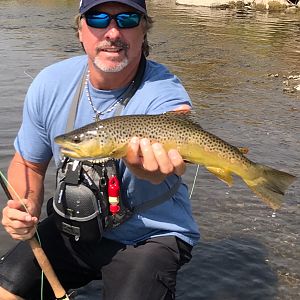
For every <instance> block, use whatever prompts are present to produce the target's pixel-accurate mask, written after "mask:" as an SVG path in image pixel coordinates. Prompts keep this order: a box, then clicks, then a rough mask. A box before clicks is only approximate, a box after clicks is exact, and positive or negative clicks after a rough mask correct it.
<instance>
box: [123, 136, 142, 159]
mask: <svg viewBox="0 0 300 300" xmlns="http://www.w3.org/2000/svg"><path fill="white" fill-rule="evenodd" d="M139 152H140V140H139V138H138V137H133V138H132V139H131V140H130V142H129V144H128V149H127V154H126V157H125V158H124V160H125V161H126V162H127V163H128V164H130V165H139V164H140V163H141V157H140V155H139Z"/></svg>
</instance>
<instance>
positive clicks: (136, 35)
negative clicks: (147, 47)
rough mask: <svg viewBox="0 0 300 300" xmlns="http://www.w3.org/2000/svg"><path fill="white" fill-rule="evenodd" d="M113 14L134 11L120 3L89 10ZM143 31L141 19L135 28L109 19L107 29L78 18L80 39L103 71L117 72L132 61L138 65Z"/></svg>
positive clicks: (95, 63)
mask: <svg viewBox="0 0 300 300" xmlns="http://www.w3.org/2000/svg"><path fill="white" fill-rule="evenodd" d="M92 10H93V11H101V12H106V13H108V14H110V15H115V14H118V13H122V12H136V11H135V10H134V9H133V8H131V7H129V6H127V5H123V4H121V3H114V2H109V3H104V4H100V5H98V6H96V7H94V8H93V9H92ZM144 35H145V32H144V30H143V25H142V21H141V22H140V24H139V25H138V26H137V27H134V28H127V29H126V28H118V26H117V24H116V21H115V20H111V22H110V24H109V26H108V27H107V28H92V27H89V26H88V25H87V23H86V20H85V18H83V19H82V20H81V29H80V30H79V39H80V41H81V42H82V43H83V46H84V49H85V51H86V53H87V55H88V57H89V59H90V60H91V61H92V62H93V64H94V66H95V67H96V68H97V69H99V70H101V71H103V72H119V71H122V70H123V69H124V68H126V67H127V66H128V65H131V64H138V63H139V61H140V57H141V53H142V44H143V41H144Z"/></svg>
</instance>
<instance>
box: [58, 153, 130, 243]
mask: <svg viewBox="0 0 300 300" xmlns="http://www.w3.org/2000/svg"><path fill="white" fill-rule="evenodd" d="M120 199H121V198H120V183H119V179H118V172H117V162H116V161H114V160H108V161H105V162H89V161H83V162H81V161H76V160H72V159H70V158H65V159H64V160H63V161H62V162H61V165H60V167H59V168H58V171H57V188H56V191H55V194H54V198H53V212H54V216H55V220H56V224H57V227H58V228H59V229H60V230H61V231H62V232H63V233H65V234H67V235H68V236H70V237H74V239H75V240H76V241H78V240H79V239H80V240H81V241H84V242H92V241H95V240H99V238H100V237H101V236H102V235H103V232H104V230H105V229H112V228H115V227H117V226H119V225H120V224H122V223H123V222H125V221H126V220H128V219H129V218H130V217H131V216H132V214H133V211H132V210H130V209H129V208H126V207H125V206H124V204H123V201H121V200H120Z"/></svg>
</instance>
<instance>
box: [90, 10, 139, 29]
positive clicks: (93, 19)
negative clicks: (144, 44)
mask: <svg viewBox="0 0 300 300" xmlns="http://www.w3.org/2000/svg"><path fill="white" fill-rule="evenodd" d="M85 19H86V23H87V24H88V26H90V27H94V28H106V27H107V26H108V25H109V23H110V21H111V20H112V19H114V20H115V21H116V22H117V26H118V27H119V28H133V27H136V26H138V25H139V23H140V20H141V15H140V14H138V13H120V14H117V15H109V14H107V13H101V12H90V13H87V14H86V15H85Z"/></svg>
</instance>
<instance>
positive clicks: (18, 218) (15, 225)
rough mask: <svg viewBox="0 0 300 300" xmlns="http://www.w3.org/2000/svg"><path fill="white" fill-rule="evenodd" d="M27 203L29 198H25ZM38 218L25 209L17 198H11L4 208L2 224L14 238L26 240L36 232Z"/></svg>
mask: <svg viewBox="0 0 300 300" xmlns="http://www.w3.org/2000/svg"><path fill="white" fill-rule="evenodd" d="M24 202H25V203H27V202H28V201H27V200H24ZM37 223H38V218H37V217H33V216H31V215H30V214H29V213H27V212H26V211H24V208H23V206H22V204H20V203H19V201H17V200H9V201H8V202H7V206H6V207H5V208H4V209H3V216H2V224H3V226H4V228H5V230H6V231H7V232H8V233H9V234H10V235H11V237H12V238H13V239H17V240H26V239H29V238H31V237H32V236H33V235H34V233H35V225H36V224H37Z"/></svg>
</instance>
